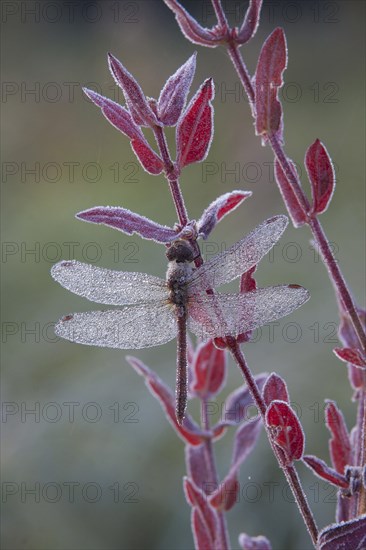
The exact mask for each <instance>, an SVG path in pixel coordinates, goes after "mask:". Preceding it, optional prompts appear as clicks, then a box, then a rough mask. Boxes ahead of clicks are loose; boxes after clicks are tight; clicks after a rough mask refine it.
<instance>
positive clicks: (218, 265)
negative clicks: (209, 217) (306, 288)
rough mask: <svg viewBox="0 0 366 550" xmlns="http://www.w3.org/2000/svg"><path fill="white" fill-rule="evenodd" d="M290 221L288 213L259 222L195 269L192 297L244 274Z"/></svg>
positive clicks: (190, 287)
mask: <svg viewBox="0 0 366 550" xmlns="http://www.w3.org/2000/svg"><path fill="white" fill-rule="evenodd" d="M287 224H288V219H287V217H286V216H275V217H273V218H270V219H268V220H266V221H265V222H263V223H262V224H260V225H258V227H256V228H255V229H254V230H253V231H252V232H251V233H249V235H247V236H246V237H244V239H242V240H241V241H238V242H237V243H235V244H234V245H233V246H232V247H230V248H229V249H228V250H226V251H225V252H222V253H221V254H218V255H217V256H215V257H214V258H212V259H211V260H209V261H208V262H206V263H205V264H204V265H203V266H201V267H200V268H198V269H197V270H195V271H194V272H193V273H192V275H191V276H190V277H189V281H188V284H189V294H190V296H192V295H194V294H195V293H197V292H200V291H202V290H206V289H208V288H214V287H215V286H219V285H222V284H224V283H229V282H230V281H233V280H234V279H236V278H237V277H240V275H242V274H243V273H244V272H245V271H248V270H249V269H250V268H252V267H253V266H254V265H256V264H257V263H258V262H259V261H260V260H261V259H262V258H263V256H265V254H267V252H269V251H270V250H271V248H272V247H273V246H274V245H275V244H276V242H277V241H278V239H279V238H280V237H281V235H282V233H283V232H284V230H285V229H286V226H287Z"/></svg>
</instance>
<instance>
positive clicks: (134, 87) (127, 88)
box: [108, 53, 159, 126]
mask: <svg viewBox="0 0 366 550" xmlns="http://www.w3.org/2000/svg"><path fill="white" fill-rule="evenodd" d="M108 63H109V68H110V71H111V73H112V75H113V77H114V80H115V81H116V84H117V86H119V87H120V88H121V89H122V91H123V94H124V96H125V99H126V103H127V105H128V109H129V111H130V113H131V115H132V118H133V120H134V121H135V122H136V124H137V125H138V126H153V125H159V122H158V120H157V118H156V115H155V113H154V111H153V110H152V108H151V107H150V105H149V103H148V101H147V99H146V97H145V95H144V92H143V91H142V89H141V87H140V85H139V84H138V83H137V81H136V80H135V79H134V77H133V76H132V74H130V73H129V72H128V71H127V69H126V68H125V67H124V66H123V65H122V63H121V62H120V61H118V59H116V58H115V57H114V56H113V55H112V54H110V53H109V54H108Z"/></svg>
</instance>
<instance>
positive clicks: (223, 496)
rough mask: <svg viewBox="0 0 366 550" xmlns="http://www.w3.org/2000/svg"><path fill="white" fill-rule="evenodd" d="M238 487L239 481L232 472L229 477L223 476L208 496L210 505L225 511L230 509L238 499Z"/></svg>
mask: <svg viewBox="0 0 366 550" xmlns="http://www.w3.org/2000/svg"><path fill="white" fill-rule="evenodd" d="M239 489H240V484H239V481H238V479H237V477H236V475H235V474H234V473H233V474H232V475H231V476H230V477H227V478H225V480H224V481H223V482H222V483H220V485H219V487H218V489H217V490H216V491H215V492H214V493H213V494H212V495H211V496H210V499H209V500H210V504H211V506H213V507H214V508H216V510H218V511H223V510H225V511H226V512H227V511H228V510H231V508H232V507H233V506H234V505H235V504H236V502H237V501H238V494H239Z"/></svg>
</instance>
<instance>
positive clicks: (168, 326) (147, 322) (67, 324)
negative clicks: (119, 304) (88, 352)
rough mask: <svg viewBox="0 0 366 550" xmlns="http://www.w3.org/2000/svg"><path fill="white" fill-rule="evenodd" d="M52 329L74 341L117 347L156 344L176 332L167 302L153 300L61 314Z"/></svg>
mask: <svg viewBox="0 0 366 550" xmlns="http://www.w3.org/2000/svg"><path fill="white" fill-rule="evenodd" d="M55 332H56V334H57V335H58V336H60V337H61V338H66V340H71V341H72V342H76V343H78V344H86V345H90V346H100V347H108V348H119V349H140V348H147V347H152V346H159V345H161V344H165V343H166V342H169V341H170V340H172V339H173V338H175V336H176V335H177V322H176V317H175V315H174V312H173V309H172V308H171V306H169V305H167V304H164V303H156V304H154V306H153V307H149V306H148V305H145V306H142V305H132V306H128V307H125V308H123V309H115V310H109V311H88V312H86V313H74V314H71V315H66V316H65V317H63V318H62V319H61V320H60V321H59V322H58V323H57V325H56V327H55Z"/></svg>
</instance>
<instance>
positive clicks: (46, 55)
mask: <svg viewBox="0 0 366 550" xmlns="http://www.w3.org/2000/svg"><path fill="white" fill-rule="evenodd" d="M183 4H184V5H185V6H186V7H187V9H189V10H190V12H191V13H192V14H194V15H196V16H197V18H198V19H199V20H200V21H203V22H204V23H205V24H207V25H211V24H214V19H213V17H212V14H211V10H210V3H209V2H201V1H190V2H188V1H185V2H183ZM224 4H225V5H226V8H227V12H228V13H229V14H230V15H229V16H230V20H231V22H232V23H233V24H235V25H240V22H241V20H242V16H243V13H244V10H245V9H246V7H247V4H248V2H240V1H238V2H234V1H226V2H224ZM1 12H2V104H1V107H2V153H3V162H2V183H1V185H2V195H3V201H2V240H3V243H2V271H3V275H2V285H3V293H2V294H3V296H2V328H3V371H2V400H3V416H2V434H3V445H2V480H3V504H2V507H3V518H2V522H3V548H4V550H5V549H7V550H21V549H22V550H23V549H27V550H31V549H32V550H112V549H113V550H116V549H129V550H133V549H135V550H137V549H159V550H170V549H174V550H183V549H184V550H186V549H188V548H193V542H192V535H191V531H190V519H189V517H190V509H189V507H188V505H187V504H186V502H185V499H184V496H183V492H182V476H183V475H184V472H185V466H184V454H183V444H182V442H181V441H179V440H178V439H177V438H176V436H175V434H174V433H173V431H172V429H171V427H170V426H169V425H168V424H167V422H166V420H165V418H164V415H163V413H162V411H161V409H160V407H159V405H158V404H157V402H155V400H154V399H153V398H152V397H151V396H150V395H149V394H148V392H147V389H146V388H145V386H144V383H143V381H142V379H141V378H139V377H138V376H137V375H136V374H135V372H133V371H132V369H131V367H130V366H129V365H128V364H127V363H126V360H125V353H124V352H123V351H116V350H108V349H99V348H91V347H85V346H80V345H76V344H72V343H69V342H66V341H57V339H56V338H55V336H54V334H53V330H52V323H53V322H55V321H56V320H57V319H58V318H59V317H60V316H62V315H63V314H66V313H68V312H71V311H86V310H89V309H92V304H90V303H88V302H87V301H86V300H84V299H82V298H79V297H77V296H75V295H73V294H71V293H69V292H67V291H66V290H65V289H63V288H62V287H60V286H59V285H57V284H56V283H55V282H54V281H53V280H52V279H51V277H50V273H49V272H50V268H51V266H52V264H53V263H55V262H56V261H58V260H60V259H69V258H70V257H72V258H76V259H78V260H81V261H86V262H89V263H95V264H96V265H99V266H103V267H110V268H114V269H121V270H125V271H142V272H148V273H151V274H154V275H158V276H164V273H165V270H166V260H165V257H164V250H163V248H162V247H161V246H160V245H157V244H155V243H153V242H152V241H142V240H141V239H139V238H138V237H136V236H132V237H130V236H126V235H123V234H121V233H119V232H116V231H113V230H112V229H108V228H104V227H98V226H94V225H89V224H86V223H82V222H81V221H77V220H76V219H75V218H74V214H75V213H76V212H78V211H80V210H83V209H86V208H89V207H92V206H96V205H116V206H118V205H120V206H123V207H126V208H129V209H131V210H133V211H136V212H139V213H141V214H144V215H146V216H147V217H149V218H152V219H154V220H157V221H159V222H161V223H164V224H167V225H172V224H173V223H174V222H175V221H176V217H175V211H174V208H173V206H172V202H171V198H170V195H169V192H168V188H167V185H166V182H165V180H164V179H163V177H160V176H159V177H152V176H150V175H148V174H146V173H144V172H143V171H142V170H141V168H139V167H138V165H137V163H136V159H135V157H134V154H133V152H132V151H131V149H130V147H129V144H128V140H127V138H125V137H124V136H123V135H122V134H120V133H118V132H117V131H116V130H115V129H114V128H113V127H112V126H110V125H109V124H108V123H107V122H106V121H105V120H104V118H103V117H102V115H101V113H100V112H99V110H98V109H97V108H96V107H94V106H93V105H91V104H90V102H89V101H88V100H87V99H86V98H85V97H83V95H82V91H81V87H82V86H88V87H91V88H93V89H95V90H98V91H99V92H100V93H102V94H104V95H106V96H108V97H111V98H113V99H117V100H118V99H120V100H121V101H122V94H121V93H120V94H118V90H117V88H116V86H115V85H114V82H113V79H112V77H111V75H110V74H109V72H108V67H107V61H106V53H107V51H111V52H112V53H113V54H114V55H115V56H116V57H117V58H119V59H120V60H121V61H122V62H123V63H124V64H125V66H126V67H127V68H128V69H129V70H130V71H131V72H132V73H133V74H134V75H135V77H136V78H137V79H138V80H139V82H140V84H141V86H142V87H143V89H144V91H145V93H146V94H147V95H149V96H153V97H157V96H158V94H159V91H160V89H161V87H162V86H163V84H164V82H165V80H166V79H167V78H168V77H169V76H170V75H171V74H172V73H173V72H174V71H175V70H176V69H177V68H178V67H179V66H180V65H181V64H182V63H183V62H185V61H186V60H187V58H188V57H189V56H190V55H191V54H192V53H193V51H195V50H198V58H197V72H196V76H195V79H194V82H193V86H192V90H191V95H190V97H191V96H192V94H193V93H195V90H196V89H197V88H198V86H199V85H200V84H201V82H202V81H203V80H204V79H205V78H207V77H209V76H212V77H213V78H214V81H215V84H216V98H215V101H214V105H215V112H216V114H215V136H214V140H213V143H212V146H211V150H210V153H209V155H208V157H207V159H206V161H205V163H203V164H201V165H192V166H189V167H188V168H187V169H186V170H184V173H183V175H182V190H183V193H184V197H185V200H186V204H187V208H188V211H189V214H190V216H191V217H192V218H196V219H197V218H198V217H199V216H200V214H201V212H202V210H203V209H204V208H205V207H206V206H207V205H208V204H209V203H210V202H211V201H212V200H213V199H215V198H216V197H217V196H218V195H220V194H222V193H225V192H228V191H230V190H233V189H236V188H238V189H249V190H252V191H253V197H252V198H251V199H248V200H247V201H246V202H245V203H244V204H243V205H242V206H241V207H240V209H238V210H237V211H236V212H235V213H234V214H233V215H231V216H230V217H229V218H227V219H225V220H224V221H223V222H222V223H221V224H220V226H219V227H217V229H216V230H215V232H214V233H213V234H212V235H211V237H210V239H209V243H208V244H207V243H204V244H203V252H204V254H205V253H206V252H207V253H208V252H210V253H213V252H217V251H218V250H219V249H221V247H224V246H229V245H230V244H232V243H233V242H235V241H236V240H238V239H239V238H241V237H242V236H243V235H244V234H245V233H247V232H248V231H249V230H251V229H252V228H253V227H254V226H255V225H256V224H258V223H260V222H261V221H262V220H263V219H265V218H267V217H270V216H272V215H274V214H278V213H284V212H285V209H284V206H283V203H282V201H281V198H280V196H279V192H278V190H277V188H276V185H275V184H274V182H273V177H272V174H273V171H272V168H271V167H272V155H271V152H270V150H269V149H268V148H263V147H262V146H261V144H260V141H259V139H258V138H256V137H255V136H254V133H253V124H252V120H251V116H250V113H249V108H248V104H247V101H246V99H245V98H244V96H243V94H242V91H241V88H240V85H239V82H238V79H237V77H236V74H235V73H234V70H233V68H232V66H231V64H230V62H229V60H228V57H227V54H226V52H225V50H224V49H222V48H218V49H203V48H200V47H195V46H194V45H192V44H191V43H189V42H188V41H187V40H186V39H184V37H183V36H182V35H181V33H180V31H179V29H178V26H177V23H176V21H175V19H174V17H173V14H172V13H171V11H170V10H169V9H168V8H167V7H166V6H165V4H164V3H163V2H162V1H160V0H148V1H142V0H133V1H119V0H116V1H114V0H113V1H112V0H111V1H110V0H104V1H102V2H89V1H85V2H82V1H80V0H75V1H74V2H62V1H52V2H51V1H47V0H45V1H42V2H36V1H32V0H29V1H26V2H25V1H19V2H15V1H9V2H2V4H1ZM364 12H365V3H364V2H362V1H350V0H347V1H338V0H337V1H335V2H323V1H320V2H310V1H309V2H308V1H307V2H299V1H295V2H286V1H284V2H281V1H278V2H265V4H264V8H263V18H262V23H261V25H260V28H259V30H258V33H257V35H256V36H255V38H254V40H253V41H252V42H251V43H250V44H249V45H248V46H246V47H244V48H243V50H242V51H243V54H244V57H245V60H246V63H247V66H248V68H249V70H250V72H251V74H253V72H254V69H255V65H256V60H257V58H258V54H259V51H260V47H261V44H262V43H263V41H264V40H265V38H266V37H267V36H268V34H269V33H270V32H271V31H272V30H273V29H274V28H275V27H276V26H283V27H284V29H285V32H286V36H287V40H288V49H289V63H288V68H287V71H286V73H285V80H286V85H285V87H284V89H283V94H282V104H283V108H284V120H285V140H286V149H287V152H288V154H289V155H290V156H291V158H292V159H293V160H294V161H295V162H297V163H298V164H299V165H300V169H301V171H302V174H303V183H304V186H305V187H306V190H308V184H307V182H306V178H305V176H304V169H303V164H302V163H303V158H304V154H305V151H306V149H307V147H308V146H309V145H310V144H311V143H312V142H313V141H314V140H315V139H316V138H320V139H321V140H322V141H323V142H324V143H325V145H326V146H327V148H328V150H329V152H330V154H331V156H332V158H333V160H334V163H335V166H336V172H337V188H336V191H335V194H334V198H333V201H332V204H331V207H330V209H329V211H328V212H327V213H326V214H324V215H323V216H322V222H323V224H324V227H325V229H326V232H327V234H328V236H329V238H330V239H331V240H332V242H333V243H334V247H335V251H336V256H337V258H338V260H339V262H340V264H341V266H342V269H343V272H344V275H345V277H346V279H347V281H348V282H349V284H350V286H351V288H352V289H353V291H354V295H355V296H356V297H358V298H359V300H361V299H362V292H363V282H364V275H365V267H364V266H365V263H364V239H365V235H364V228H365V220H364V178H365V164H364V162H365V161H364V159H365V123H364V115H365V111H364V93H365V68H364V38H365V30H364V15H365V13H364ZM169 139H170V140H171V141H170V145H171V149H172V151H173V152H174V141H173V133H172V132H171V133H169ZM230 170H231V172H230ZM233 170H234V172H232V171H233ZM310 238H311V236H310V233H309V231H308V230H307V229H306V228H303V229H300V230H294V229H293V228H292V227H289V229H288V230H287V231H286V234H285V236H284V238H283V239H282V241H281V242H280V243H279V245H278V246H277V247H276V248H275V252H274V255H273V256H272V257H271V258H270V259H268V258H266V259H264V260H263V261H262V263H261V265H260V268H259V270H258V282H259V284H260V285H261V286H265V285H269V284H280V283H285V282H295V283H298V284H302V285H304V286H305V287H306V288H308V289H309V290H310V291H311V296H312V298H311V300H310V301H309V302H308V303H307V304H306V305H305V306H304V307H302V308H301V309H300V310H299V311H297V312H295V313H294V314H293V315H292V316H291V317H290V318H288V319H284V320H283V321H282V322H281V323H280V324H279V325H278V326H277V325H276V326H275V327H274V341H272V339H271V337H270V331H269V329H268V327H267V328H264V329H263V331H262V336H261V337H260V338H259V341H258V343H257V344H254V343H253V344H249V345H248V346H247V358H248V361H249V364H250V366H251V368H252V370H253V372H254V373H259V372H262V371H267V372H271V371H276V372H278V373H279V374H280V375H281V376H283V377H285V378H286V380H287V382H288V385H289V390H290V392H291V399H292V401H293V402H294V403H295V404H296V406H297V407H298V411H299V414H300V415H301V418H302V422H303V425H304V429H305V432H306V452H307V453H309V454H310V453H311V454H318V455H319V456H320V457H322V458H323V459H324V460H326V461H329V456H328V446H327V445H328V443H327V438H328V433H327V430H326V427H325V426H324V422H323V413H322V411H323V403H324V398H328V399H335V400H336V401H337V402H338V403H339V405H340V406H341V408H342V409H343V411H344V414H345V417H346V421H347V424H348V427H349V428H351V427H352V426H353V423H354V419H355V406H354V404H353V403H352V402H351V396H352V392H351V389H350V387H349V384H348V380H347V372H346V368H345V366H344V365H342V364H341V363H340V362H339V361H338V360H337V359H336V358H335V357H334V355H333V353H332V349H333V348H334V347H335V346H336V342H337V339H336V326H337V321H338V318H337V307H336V303H335V299H334V293H333V290H332V288H331V285H330V283H329V280H328V278H327V275H326V271H325V269H324V267H323V265H322V264H321V262H320V261H319V260H318V258H317V256H316V255H314V252H313V250H312V248H311V246H310ZM232 288H233V289H234V288H235V287H234V286H233V287H232ZM295 340H298V341H295ZM131 353H133V352H131ZM135 355H136V356H137V357H139V358H140V359H141V360H143V361H145V362H146V363H147V364H148V365H149V366H150V367H151V368H152V369H154V370H156V372H157V373H158V374H159V376H161V377H162V378H163V379H164V380H165V381H166V382H167V383H169V384H170V385H171V386H172V387H173V385H174V379H175V342H171V343H169V344H167V345H164V346H162V347H159V348H155V349H154V348H153V349H148V350H142V351H138V352H136V353H135ZM241 383H242V382H241V376H240V374H239V372H238V370H237V368H236V367H235V365H234V364H232V362H230V364H229V375H228V380H227V386H226V388H225V391H224V392H223V394H222V396H220V400H221V401H220V402H219V405H221V403H222V401H223V399H224V397H225V395H226V394H227V393H228V392H229V391H232V390H234V389H235V388H236V387H238V386H239V385H240V384H241ZM190 407H191V410H192V412H194V413H196V412H197V409H196V405H195V403H193V402H192V403H191V404H190ZM32 411H33V413H32ZM216 448H217V461H218V468H219V472H220V476H222V477H223V476H224V475H225V473H226V471H227V469H228V466H229V461H230V457H231V449H232V433H231V432H229V433H228V434H227V435H226V436H225V438H224V439H222V440H221V441H220V442H218V444H217V445H216ZM299 471H300V474H301V476H302V478H303V480H304V487H305V490H306V492H307V495H308V498H309V502H310V504H311V506H312V508H313V510H314V513H315V515H316V518H317V521H318V523H319V525H320V526H321V527H322V526H324V525H326V524H327V523H329V522H331V521H332V520H333V518H334V509H335V493H334V492H333V491H332V490H331V488H330V487H329V486H327V485H325V484H323V483H322V482H320V481H319V480H317V479H315V478H314V477H313V476H312V475H311V474H310V473H309V472H308V471H307V470H306V469H305V468H304V467H302V466H301V465H300V466H299ZM240 482H241V495H240V502H239V503H238V505H237V506H236V507H235V508H234V509H233V510H232V511H231V512H230V513H229V514H228V521H229V529H230V534H231V543H232V546H233V548H237V547H238V544H237V537H238V535H239V533H240V532H241V531H246V532H248V533H249V534H251V535H257V534H264V535H266V536H267V537H269V538H270V540H272V542H273V548H274V549H289V548H291V549H293V550H300V549H305V548H310V547H311V544H310V540H309V538H308V535H307V533H306V531H305V528H304V526H303V523H302V521H301V519H300V515H299V513H298V511H297V509H296V507H295V505H294V504H293V503H291V502H290V500H291V498H290V496H289V493H288V492H286V486H285V483H284V479H283V477H282V475H281V473H280V472H279V470H278V467H277V465H276V463H275V461H274V459H273V456H272V454H271V452H270V451H269V446H268V443H267V441H266V440H265V437H264V435H263V434H262V436H261V440H260V443H259V445H258V446H257V447H256V449H255V451H254V452H253V454H252V455H251V456H250V458H249V459H248V461H247V462H246V463H245V464H244V466H243V468H242V471H241V479H240Z"/></svg>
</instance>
